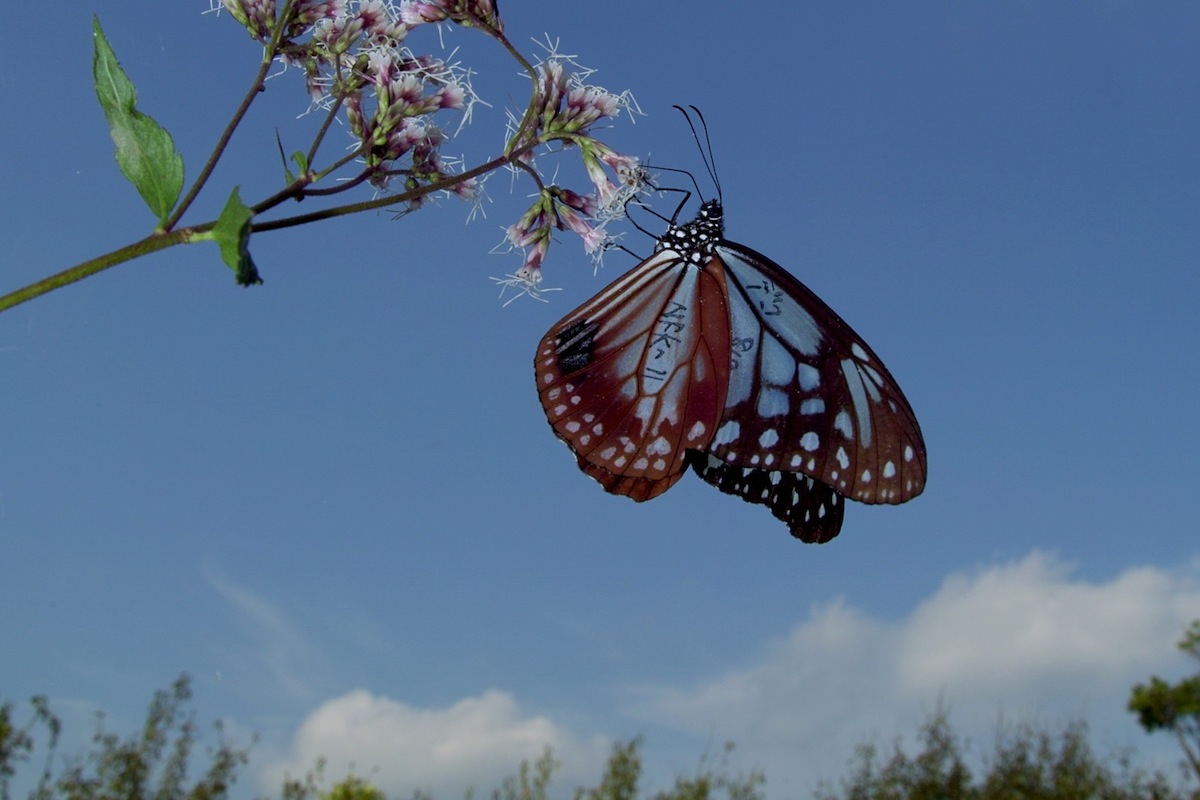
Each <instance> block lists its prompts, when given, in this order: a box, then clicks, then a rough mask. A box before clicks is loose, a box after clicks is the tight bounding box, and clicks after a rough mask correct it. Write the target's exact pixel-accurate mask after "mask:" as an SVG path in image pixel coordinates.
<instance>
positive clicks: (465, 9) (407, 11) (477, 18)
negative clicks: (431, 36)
mask: <svg viewBox="0 0 1200 800" xmlns="http://www.w3.org/2000/svg"><path fill="white" fill-rule="evenodd" d="M400 16H401V18H402V19H403V20H404V22H405V24H406V25H414V26H415V25H420V24H421V23H423V22H441V21H442V20H447V19H448V20H450V21H451V22H457V23H458V24H459V25H462V26H463V27H466V28H474V27H478V28H483V29H484V30H485V31H487V32H488V33H490V34H492V35H493V36H496V35H499V34H502V33H504V23H503V22H501V21H500V14H499V13H497V11H496V4H495V2H493V0H433V2H429V3H425V2H417V1H416V0H410V1H409V2H406V3H404V5H402V6H401V7H400Z"/></svg>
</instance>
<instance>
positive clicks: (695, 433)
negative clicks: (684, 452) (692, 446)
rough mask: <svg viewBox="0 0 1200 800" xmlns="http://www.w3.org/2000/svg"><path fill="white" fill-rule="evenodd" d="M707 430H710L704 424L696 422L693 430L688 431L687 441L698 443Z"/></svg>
mask: <svg viewBox="0 0 1200 800" xmlns="http://www.w3.org/2000/svg"><path fill="white" fill-rule="evenodd" d="M707 430H708V428H706V427H705V425H704V423H703V422H701V421H700V420H696V422H695V424H694V425H692V427H691V429H689V430H688V434H687V440H688V441H689V442H694V441H697V440H698V439H699V438H700V437H701V436H703V435H704V434H705V432H706V431H707Z"/></svg>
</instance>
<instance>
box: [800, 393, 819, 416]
mask: <svg viewBox="0 0 1200 800" xmlns="http://www.w3.org/2000/svg"><path fill="white" fill-rule="evenodd" d="M824 411H825V400H824V399H823V398H820V397H810V398H808V399H807V400H805V401H804V402H803V403H801V404H800V413H801V414H809V415H812V414H820V413H822V412H824Z"/></svg>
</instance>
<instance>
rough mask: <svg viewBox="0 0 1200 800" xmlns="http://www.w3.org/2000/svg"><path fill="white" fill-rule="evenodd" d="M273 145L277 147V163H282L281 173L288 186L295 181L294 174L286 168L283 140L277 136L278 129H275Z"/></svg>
mask: <svg viewBox="0 0 1200 800" xmlns="http://www.w3.org/2000/svg"><path fill="white" fill-rule="evenodd" d="M275 146H276V147H277V148H279V163H281V164H283V174H284V177H286V178H287V182H288V185H289V186H290V185H292V184H293V183H295V182H296V176H295V175H293V174H292V171H291V170H290V169H288V165H287V157H286V156H284V154H283V140H282V139H280V138H279V131H275ZM292 158H293V159H294V158H295V156H292ZM301 171H303V170H301Z"/></svg>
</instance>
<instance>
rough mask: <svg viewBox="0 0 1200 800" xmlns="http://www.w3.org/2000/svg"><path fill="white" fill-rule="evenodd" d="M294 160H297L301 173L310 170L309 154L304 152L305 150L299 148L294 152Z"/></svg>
mask: <svg viewBox="0 0 1200 800" xmlns="http://www.w3.org/2000/svg"><path fill="white" fill-rule="evenodd" d="M292 161H295V162H296V166H298V167H299V168H300V172H301V174H303V173H305V172H308V156H307V155H305V154H304V151H303V150H297V151H296V152H294V153H292Z"/></svg>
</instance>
